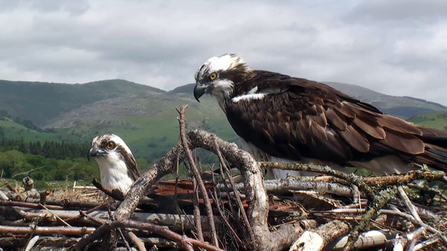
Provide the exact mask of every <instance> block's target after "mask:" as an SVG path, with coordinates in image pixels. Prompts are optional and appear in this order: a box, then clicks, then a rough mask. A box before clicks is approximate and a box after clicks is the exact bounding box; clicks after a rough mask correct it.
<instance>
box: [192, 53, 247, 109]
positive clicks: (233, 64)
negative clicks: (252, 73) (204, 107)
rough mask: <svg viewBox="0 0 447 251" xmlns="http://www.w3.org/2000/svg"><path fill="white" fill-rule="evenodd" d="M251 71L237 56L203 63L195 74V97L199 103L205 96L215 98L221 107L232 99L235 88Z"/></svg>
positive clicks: (222, 57) (215, 58)
mask: <svg viewBox="0 0 447 251" xmlns="http://www.w3.org/2000/svg"><path fill="white" fill-rule="evenodd" d="M249 70H250V69H249V68H248V67H247V65H246V64H245V62H244V60H242V59H241V58H240V57H239V56H238V55H236V54H224V55H222V56H220V57H212V58H210V59H208V60H207V61H206V62H205V63H203V64H202V65H201V66H200V67H199V69H198V70H197V72H196V74H195V80H196V86H195V87H194V97H195V98H196V99H197V101H199V98H200V97H201V96H203V94H205V93H208V94H210V95H211V96H214V97H215V98H216V99H217V101H218V102H219V104H220V106H221V107H222V105H223V104H224V102H225V101H226V100H229V99H231V95H232V94H233V87H234V85H235V84H238V82H240V81H242V80H243V79H244V78H245V76H246V75H247V73H248V71H249Z"/></svg>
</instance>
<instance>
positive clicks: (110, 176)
mask: <svg viewBox="0 0 447 251" xmlns="http://www.w3.org/2000/svg"><path fill="white" fill-rule="evenodd" d="M95 160H96V162H97V163H98V166H99V171H100V173H101V184H102V185H104V186H107V187H109V188H111V189H118V190H120V191H122V192H123V193H124V194H125V193H127V191H128V190H129V188H130V186H131V185H132V183H133V181H132V179H131V178H130V177H129V175H128V172H127V166H126V163H125V162H124V160H122V159H120V157H119V155H118V153H116V152H110V153H109V154H107V155H106V156H104V157H97V158H95Z"/></svg>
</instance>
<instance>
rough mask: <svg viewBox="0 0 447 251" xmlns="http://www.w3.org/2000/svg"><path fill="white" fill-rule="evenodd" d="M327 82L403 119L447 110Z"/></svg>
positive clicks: (182, 89) (184, 88)
mask: <svg viewBox="0 0 447 251" xmlns="http://www.w3.org/2000/svg"><path fill="white" fill-rule="evenodd" d="M325 84H327V85H329V86H331V87H333V88H335V89H337V90H339V91H341V92H344V93H346V94H348V95H350V96H352V97H354V98H357V99H359V100H361V101H363V102H366V103H369V104H371V105H373V106H375V107H377V108H378V109H379V110H381V111H382V112H384V113H386V114H390V115H393V116H397V117H400V118H403V119H408V118H411V117H413V116H415V115H417V114H421V113H426V112H434V111H443V110H447V107H446V106H443V105H441V104H438V103H435V102H431V101H426V100H423V99H418V98H413V97H406V96H403V97H399V96H391V95H386V94H383V93H380V92H376V91H373V90H370V89H368V88H365V87H361V86H357V85H351V84H344V83H337V82H325ZM194 85H195V84H187V85H183V86H179V87H177V88H175V89H173V90H170V91H168V92H167V93H168V94H179V93H186V94H191V93H192V92H193V89H194Z"/></svg>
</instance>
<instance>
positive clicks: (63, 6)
mask: <svg viewBox="0 0 447 251" xmlns="http://www.w3.org/2000/svg"><path fill="white" fill-rule="evenodd" d="M0 1H1V0H0ZM10 2H15V1H6V3H5V4H6V5H7V6H6V10H5V8H2V11H0V27H2V36H1V37H0V78H6V79H11V80H39V81H50V82H68V83H79V82H81V83H82V82H88V81H94V80H99V79H109V78H124V79H127V80H130V81H134V82H137V83H141V84H148V85H152V86H155V87H158V88H163V89H172V88H174V87H176V86H178V85H182V84H186V83H190V82H192V81H193V75H194V73H195V71H196V69H197V68H198V67H199V65H200V64H201V63H203V62H204V61H205V60H206V59H208V58H209V57H212V56H216V55H221V54H223V53H226V52H235V53H238V54H240V55H241V56H242V57H243V58H244V59H245V60H246V61H247V62H248V64H249V65H250V67H252V68H254V69H265V70H272V71H278V72H283V73H285V74H290V75H294V76H299V77H305V78H309V79H315V80H319V81H338V82H346V83H352V84H358V85H361V86H365V87H368V88H371V89H373V90H376V91H380V92H385V93H387V94H392V95H412V96H416V97H420V98H425V99H430V100H433V101H438V102H441V103H442V102H443V103H444V104H447V103H445V101H444V99H443V98H442V97H440V96H439V92H436V91H431V90H427V91H424V87H423V86H427V85H430V86H431V89H436V88H438V89H440V88H441V86H447V83H446V82H445V81H446V80H445V79H447V73H446V72H447V71H446V69H445V66H442V65H447V64H446V62H445V61H446V58H447V55H445V53H446V52H447V48H445V47H443V44H445V43H442V39H444V38H445V37H446V36H447V35H446V33H445V32H444V33H443V30H447V18H446V17H444V16H442V15H441V14H440V13H441V12H442V11H443V10H444V9H443V8H444V4H443V1H442V2H441V1H438V2H436V1H431V2H428V4H426V3H427V2H426V1H425V2H424V3H418V2H416V1H411V2H408V4H405V3H407V1H398V2H395V1H393V2H384V1H366V2H364V1H357V0H353V1H348V0H347V1H337V2H334V1H312V2H305V3H298V2H294V1H287V2H286V1H282V2H271V1H256V2H254V1H230V2H227V3H226V4H222V3H221V2H219V1H119V0H111V1H83V2H80V4H79V5H75V4H73V2H71V1H49V0H48V1H44V2H32V4H30V2H27V1H23V2H20V3H19V4H15V5H14V4H13V3H10ZM76 3H78V1H76ZM422 5H424V6H422ZM404 6H406V7H405V8H403V7H404ZM408 7H410V9H411V10H407V9H406V8H408ZM401 8H402V9H401ZM418 9H419V10H420V11H417V10H418ZM444 13H447V12H444ZM432 17H434V18H432ZM408 85H411V86H410V87H406V86H408ZM442 88H443V87H442Z"/></svg>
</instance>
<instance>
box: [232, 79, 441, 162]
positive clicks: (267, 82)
mask: <svg viewBox="0 0 447 251" xmlns="http://www.w3.org/2000/svg"><path fill="white" fill-rule="evenodd" d="M254 87H256V88H257V90H258V91H257V92H258V93H263V91H264V90H276V91H275V92H273V93H271V94H268V95H266V96H264V97H263V98H261V99H252V100H245V99H244V100H239V101H238V102H237V103H234V102H232V101H231V100H230V101H228V102H227V104H226V113H227V117H228V120H229V122H230V124H231V126H232V127H233V129H234V130H235V131H236V133H237V134H238V135H239V136H241V137H242V138H243V139H244V140H245V141H247V142H250V143H253V144H254V145H255V146H256V147H258V148H259V149H261V150H262V151H264V152H266V153H268V154H269V155H273V156H277V157H281V158H287V159H291V160H300V159H302V158H303V157H305V158H316V159H320V160H323V161H329V162H333V163H337V164H346V162H348V161H350V160H354V161H367V160H371V159H373V158H375V157H381V156H387V155H396V156H398V157H399V158H401V159H402V160H404V161H416V160H427V159H429V160H430V163H436V164H437V166H441V167H442V168H447V149H445V148H440V149H441V150H439V146H443V145H442V144H445V145H446V146H445V147H447V133H446V136H445V139H443V140H441V141H442V142H438V141H437V139H439V137H438V134H439V132H438V131H436V132H434V131H432V130H426V129H423V128H420V127H417V126H415V125H413V124H411V123H408V122H406V121H404V120H402V119H399V118H395V117H392V116H389V115H385V114H383V113H382V112H380V111H379V110H378V109H377V108H375V107H373V106H371V105H369V104H366V103H363V102H361V101H359V100H357V99H355V98H352V97H350V96H348V95H346V94H343V93H341V92H339V91H337V90H335V89H333V88H331V87H329V86H327V85H324V84H321V83H317V82H314V81H309V80H306V79H300V78H292V77H289V76H285V75H281V74H278V73H272V72H265V71H252V72H251V73H250V74H249V79H248V81H246V82H244V83H239V84H236V85H235V89H234V96H240V95H245V94H247V93H248V91H250V90H252V89H253V88H254ZM423 134H427V137H426V138H424V136H423ZM424 140H427V141H429V142H430V143H433V144H435V145H436V146H435V147H432V148H430V149H431V150H430V151H431V152H430V153H426V152H425V150H426V147H427V145H426V144H425V143H424ZM436 147H438V148H436ZM443 147H444V146H443ZM444 155H445V157H444ZM434 156H437V157H436V158H435V157H434ZM443 161H446V163H443Z"/></svg>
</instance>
